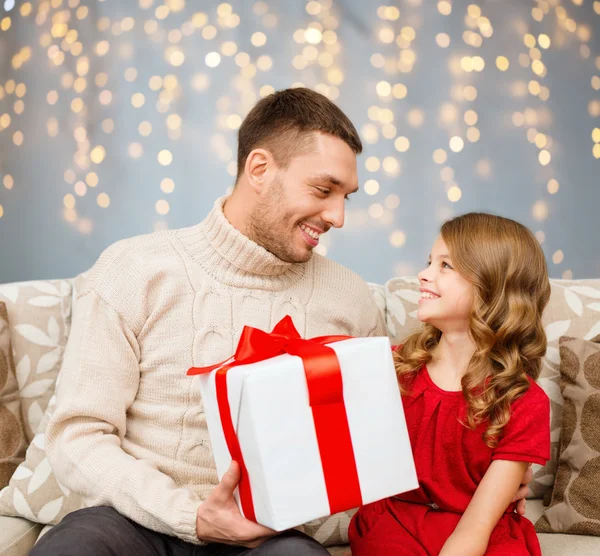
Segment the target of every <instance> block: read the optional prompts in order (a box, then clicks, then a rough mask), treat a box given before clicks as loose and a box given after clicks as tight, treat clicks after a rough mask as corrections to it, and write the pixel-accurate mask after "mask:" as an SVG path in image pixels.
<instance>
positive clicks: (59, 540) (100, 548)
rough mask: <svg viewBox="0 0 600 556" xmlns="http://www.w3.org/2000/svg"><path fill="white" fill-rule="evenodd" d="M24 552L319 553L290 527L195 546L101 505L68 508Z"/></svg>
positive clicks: (71, 555)
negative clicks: (252, 543) (242, 543)
mask: <svg viewBox="0 0 600 556" xmlns="http://www.w3.org/2000/svg"><path fill="white" fill-rule="evenodd" d="M29 554H30V556H80V555H83V556H239V555H242V554H243V555H244V556H319V555H321V556H325V555H327V554H328V552H327V550H326V549H325V548H323V547H322V546H321V545H320V544H319V543H318V542H317V541H315V540H313V539H311V538H310V537H308V536H306V535H304V534H302V533H299V532H298V531H291V532H288V533H282V534H281V535H280V536H277V537H274V538H272V539H269V540H268V541H265V542H264V543H263V544H261V545H260V546H259V547H258V548H244V547H239V546H231V545H226V544H218V543H211V544H208V545H206V546H197V545H194V544H191V543H188V542H185V541H182V540H180V539H177V538H175V537H170V536H168V535H164V534H162V533H157V532H155V531H151V530H150V529H146V528H145V527H142V526H141V525H138V524H137V523H134V522H133V521H131V520H130V519H127V518H126V517H124V516H122V515H121V514H120V513H118V512H117V511H116V510H115V509H113V508H110V507H107V506H101V507H94V508H85V509H83V510H79V511H76V512H73V513H70V514H68V515H67V516H65V518H64V519H63V520H62V521H61V522H60V523H59V524H58V525H57V526H56V527H53V528H52V529H51V530H50V531H48V533H46V534H45V535H44V536H43V537H42V538H41V539H40V541H39V542H38V543H37V544H36V545H35V546H34V547H33V550H32V551H31V552H30V553H29Z"/></svg>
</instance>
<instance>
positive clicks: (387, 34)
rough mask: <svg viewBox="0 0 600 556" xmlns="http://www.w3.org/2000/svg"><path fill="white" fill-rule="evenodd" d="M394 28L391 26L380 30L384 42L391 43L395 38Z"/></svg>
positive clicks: (381, 39)
mask: <svg viewBox="0 0 600 556" xmlns="http://www.w3.org/2000/svg"><path fill="white" fill-rule="evenodd" d="M395 36H396V35H395V33H394V30H393V29H392V28H391V27H384V28H383V29H380V30H379V40H380V41H381V42H382V43H384V44H391V43H393V42H394V38H395Z"/></svg>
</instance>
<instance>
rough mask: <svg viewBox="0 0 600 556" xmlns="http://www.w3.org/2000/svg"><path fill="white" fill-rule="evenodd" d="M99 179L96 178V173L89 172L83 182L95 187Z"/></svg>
mask: <svg viewBox="0 0 600 556" xmlns="http://www.w3.org/2000/svg"><path fill="white" fill-rule="evenodd" d="M99 181H100V180H99V179H98V174H96V172H90V173H88V175H87V176H86V177H85V183H87V184H88V185H89V186H90V187H96V186H97V185H98V182H99Z"/></svg>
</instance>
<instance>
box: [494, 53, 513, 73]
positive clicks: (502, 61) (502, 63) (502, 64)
mask: <svg viewBox="0 0 600 556" xmlns="http://www.w3.org/2000/svg"><path fill="white" fill-rule="evenodd" d="M509 66H510V62H509V61H508V58H507V57H506V56H498V57H497V58H496V67H497V68H498V69H499V70H500V71H506V70H507V69H508V68H509Z"/></svg>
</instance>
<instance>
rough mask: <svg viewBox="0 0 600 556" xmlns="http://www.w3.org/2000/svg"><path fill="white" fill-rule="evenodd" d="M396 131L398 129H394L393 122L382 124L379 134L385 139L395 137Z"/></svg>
mask: <svg viewBox="0 0 600 556" xmlns="http://www.w3.org/2000/svg"><path fill="white" fill-rule="evenodd" d="M397 133H398V130H397V129H396V126H395V125H394V124H383V125H382V126H381V134H382V135H383V136H384V137H385V138H386V139H393V138H394V137H396V134H397Z"/></svg>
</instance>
